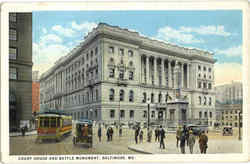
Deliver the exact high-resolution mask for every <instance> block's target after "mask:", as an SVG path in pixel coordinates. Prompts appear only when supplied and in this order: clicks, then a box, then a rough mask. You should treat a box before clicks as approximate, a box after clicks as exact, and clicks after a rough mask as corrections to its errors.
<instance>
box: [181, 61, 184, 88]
mask: <svg viewBox="0 0 250 164" xmlns="http://www.w3.org/2000/svg"><path fill="white" fill-rule="evenodd" d="M181 78H182V79H181V88H184V63H182V64H181Z"/></svg>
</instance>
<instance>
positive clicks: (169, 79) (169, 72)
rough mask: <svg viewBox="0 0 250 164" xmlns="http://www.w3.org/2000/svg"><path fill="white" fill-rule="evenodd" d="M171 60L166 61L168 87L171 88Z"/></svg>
mask: <svg viewBox="0 0 250 164" xmlns="http://www.w3.org/2000/svg"><path fill="white" fill-rule="evenodd" d="M171 73H172V72H171V60H168V87H169V88H172V87H173V86H172V75H171Z"/></svg>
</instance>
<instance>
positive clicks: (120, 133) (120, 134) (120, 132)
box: [119, 126, 122, 137]
mask: <svg viewBox="0 0 250 164" xmlns="http://www.w3.org/2000/svg"><path fill="white" fill-rule="evenodd" d="M121 136H122V127H121V126H120V129H119V137H121Z"/></svg>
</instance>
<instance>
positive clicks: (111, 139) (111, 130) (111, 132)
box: [110, 127, 114, 141]
mask: <svg viewBox="0 0 250 164" xmlns="http://www.w3.org/2000/svg"><path fill="white" fill-rule="evenodd" d="M113 134H114V130H113V128H112V127H110V141H113Z"/></svg>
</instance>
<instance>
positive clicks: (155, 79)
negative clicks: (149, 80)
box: [154, 57, 158, 85]
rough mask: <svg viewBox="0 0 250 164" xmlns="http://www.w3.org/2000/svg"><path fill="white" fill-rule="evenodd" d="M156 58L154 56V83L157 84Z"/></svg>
mask: <svg viewBox="0 0 250 164" xmlns="http://www.w3.org/2000/svg"><path fill="white" fill-rule="evenodd" d="M157 78H158V77H157V58H156V57H155V58H154V84H155V85H158V83H157V82H158V81H157Z"/></svg>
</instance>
